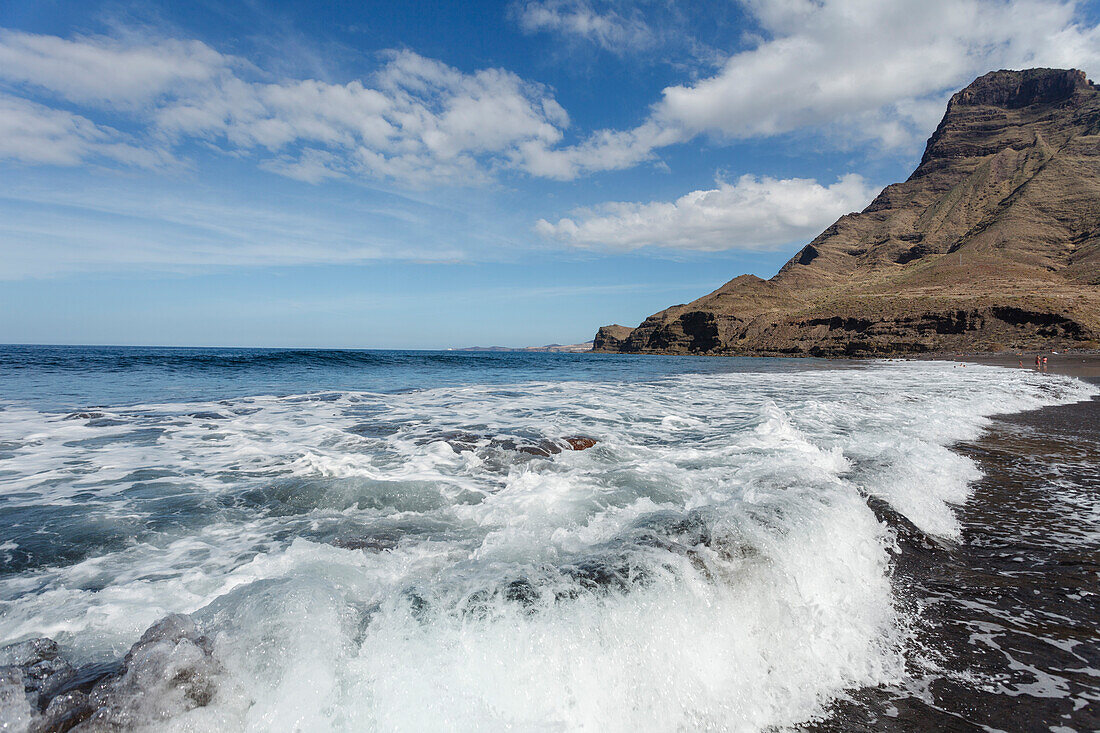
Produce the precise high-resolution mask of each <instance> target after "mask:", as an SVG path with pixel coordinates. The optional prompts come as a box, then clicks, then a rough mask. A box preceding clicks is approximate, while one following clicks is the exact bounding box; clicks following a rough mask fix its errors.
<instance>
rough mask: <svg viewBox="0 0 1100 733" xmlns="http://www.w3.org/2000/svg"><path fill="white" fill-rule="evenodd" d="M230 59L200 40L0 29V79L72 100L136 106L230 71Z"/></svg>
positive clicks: (204, 82)
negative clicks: (73, 35) (127, 39)
mask: <svg viewBox="0 0 1100 733" xmlns="http://www.w3.org/2000/svg"><path fill="white" fill-rule="evenodd" d="M233 63H234V62H233V60H232V59H231V58H229V57H226V56H223V55H222V54H220V53H218V52H217V51H215V50H214V49H212V48H210V47H209V46H207V45H206V44H205V43H201V42H199V41H178V40H172V39H168V40H159V41H145V42H140V43H136V44H135V43H125V42H123V41H119V40H115V39H110V38H76V39H72V40H69V39H64V38H59V37H57V36H47V35H37V34H33V33H21V32H17V31H10V30H5V29H0V78H2V79H4V80H7V81H9V82H16V83H23V84H28V85H31V86H34V87H40V88H42V89H46V90H49V91H51V92H55V93H57V94H60V95H61V96H63V97H65V98H66V99H69V100H72V101H76V102H107V103H109V104H111V105H122V104H126V105H134V104H142V103H144V102H147V101H148V100H149V99H151V98H153V97H157V96H160V95H164V94H180V93H184V92H185V91H186V90H187V89H188V88H189V87H191V86H193V85H200V86H201V85H204V84H207V83H210V82H211V81H212V80H214V79H215V78H216V77H218V76H220V75H223V74H225V73H228V68H229V66H230V65H232V64H233Z"/></svg>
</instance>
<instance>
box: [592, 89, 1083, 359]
mask: <svg viewBox="0 0 1100 733" xmlns="http://www.w3.org/2000/svg"><path fill="white" fill-rule="evenodd" d="M1098 341H1100V89H1098V88H1097V86H1096V85H1094V84H1092V83H1091V82H1089V81H1088V80H1087V79H1086V78H1085V75H1084V73H1083V72H1080V71H1066V70H1058V69H1030V70H1027V71H995V72H991V73H989V74H986V75H985V76H982V77H980V78H979V79H977V80H976V81H975V82H974V83H972V84H971V85H970V86H968V87H967V88H966V89H963V90H962V91H960V92H958V93H957V94H955V95H954V96H953V97H952V98H951V101H950V102H949V103H948V106H947V113H946V114H945V115H944V118H943V120H942V121H941V122H940V125H939V127H937V128H936V131H935V133H933V135H932V137H931V138H930V139H929V141H928V145H927V148H926V149H925V153H924V157H923V158H922V159H921V162H920V165H919V166H918V167H917V169H916V170H915V171H914V172H913V174H912V175H911V176H910V177H909V179H908V180H907V181H905V182H903V183H896V184H894V185H892V186H888V187H887V188H885V189H884V190H883V191H882V193H880V194H879V195H878V197H877V198H875V200H874V201H872V202H871V204H870V205H869V206H868V207H867V208H866V209H864V210H863V211H862V212H861V213H858V214H847V215H845V216H842V217H841V218H840V219H839V220H838V221H837V222H836V223H835V224H833V225H832V226H830V227H829V228H828V229H826V230H825V231H824V232H823V233H822V234H821V235H820V236H818V237H817V238H816V239H814V240H813V241H812V242H811V243H809V244H808V245H807V246H806V247H804V248H803V249H802V250H801V251H799V252H798V254H796V255H795V256H794V257H793V258H792V259H791V260H790V261H789V262H787V264H785V265H784V266H783V268H782V269H781V270H780V271H779V273H778V274H776V275H775V276H774V277H773V278H771V279H770V280H761V279H760V278H757V277H754V276H752V275H742V276H740V277H737V278H734V279H733V280H731V281H729V282H728V283H726V284H725V285H723V286H722V287H720V288H718V289H717V290H715V291H714V292H712V293H710V294H709V295H705V296H703V297H702V298H699V299H698V300H696V301H694V302H692V303H688V304H686V305H677V306H673V307H671V308H668V309H666V310H663V311H661V312H660V313H656V314H654V315H652V316H650V317H649V318H647V319H646V320H645V321H644V322H643V323H642V324H641V325H640V326H638V327H637V328H635V329H626V328H624V327H622V326H604V327H603V328H601V329H600V331H599V333H597V335H596V340H595V344H594V350H595V351H610V352H627V353H674V354H682V353H703V354H755V355H774V356H780V355H791V356H807V355H819V356H868V355H880V354H899V353H919V352H930V351H949V350H970V351H974V350H985V351H997V350H1001V349H1005V348H1015V349H1033V348H1042V347H1053V348H1073V347H1085V348H1096V347H1098V346H1100V343H1098Z"/></svg>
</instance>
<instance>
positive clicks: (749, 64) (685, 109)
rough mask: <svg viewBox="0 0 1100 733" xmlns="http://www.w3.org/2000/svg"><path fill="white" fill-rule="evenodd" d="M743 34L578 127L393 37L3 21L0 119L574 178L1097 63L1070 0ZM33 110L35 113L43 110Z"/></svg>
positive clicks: (479, 172)
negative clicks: (116, 32)
mask: <svg viewBox="0 0 1100 733" xmlns="http://www.w3.org/2000/svg"><path fill="white" fill-rule="evenodd" d="M741 5H742V6H743V9H744V10H745V11H746V13H747V14H748V16H749V17H750V18H752V19H753V21H754V22H755V25H756V27H757V30H758V36H757V37H755V38H750V39H749V40H747V41H746V42H745V48H744V49H743V50H740V51H738V52H736V53H733V54H732V55H730V56H729V57H728V58H727V59H726V60H725V62H724V64H722V65H721V68H720V69H719V70H718V72H717V73H712V74H710V75H709V76H706V77H704V78H702V79H699V80H698V81H695V82H692V83H684V84H679V85H673V86H669V87H666V88H665V89H663V90H662V91H661V93H660V95H659V97H658V98H656V99H655V101H654V103H653V104H652V106H651V107H650V109H649V110H648V111H646V112H645V113H644V118H643V119H641V121H640V122H639V124H638V125H637V126H635V127H633V128H629V129H618V130H616V129H606V130H597V131H594V132H584V131H581V132H580V137H579V139H578V138H574V140H575V142H569V141H567V140H566V132H567V131H568V129H569V125H570V120H569V115H568V114H567V113H566V111H565V110H564V109H563V108H562V106H561V105H560V104H559V103H558V101H557V100H556V98H555V95H554V94H553V92H552V90H550V89H549V88H547V87H545V86H544V85H541V84H539V83H537V82H533V81H530V80H526V79H523V78H521V77H520V76H519V75H517V74H515V73H513V72H511V71H509V70H506V69H499V68H487V69H481V70H477V71H473V72H464V71H461V70H459V69H456V68H454V67H451V66H449V65H447V64H444V63H442V62H440V61H437V60H433V59H429V58H426V57H424V56H421V55H418V54H416V53H414V52H412V51H407V50H405V51H394V52H390V53H388V54H387V55H386V56H385V60H384V63H383V64H382V66H381V67H380V68H379V69H378V70H377V72H375V73H374V74H373V75H371V76H370V77H369V78H365V79H360V80H351V81H348V82H346V83H331V82H325V81H319V80H315V79H289V78H282V79H279V78H272V75H271V74H270V73H268V72H265V71H264V70H262V69H259V68H257V67H256V66H255V65H253V64H251V63H249V62H248V61H247V60H245V59H240V58H236V57H233V56H230V55H227V54H224V53H221V52H219V51H217V50H216V49H214V48H212V47H210V46H209V45H207V44H205V43H202V42H201V41H198V40H180V39H151V38H142V37H140V36H135V35H132V34H131V35H129V36H127V37H125V38H105V37H98V36H80V37H73V38H60V37H57V36H48V35H36V34H31V33H24V32H17V31H3V30H0V129H2V130H8V131H14V133H15V134H16V135H17V136H18V137H13V138H12V140H13V141H15V140H17V141H18V142H17V143H16V142H11V141H9V142H7V143H2V144H0V145H2V147H0V156H3V157H6V158H9V159H15V160H19V161H20V162H22V163H40V164H50V165H77V164H80V163H83V162H89V161H100V162H108V161H110V162H113V163H115V164H125V165H134V166H144V167H155V166H160V165H166V164H171V163H172V162H173V161H174V160H175V159H176V157H177V156H178V149H179V148H180V147H181V146H183V145H185V144H186V143H188V142H200V143H202V144H205V145H213V146H216V147H219V148H221V149H223V150H224V151H225V152H227V153H230V154H234V155H239V154H245V155H250V156H253V157H255V158H256V159H257V161H258V163H259V165H261V166H262V167H264V168H266V169H269V170H272V171H276V172H278V173H280V174H283V175H287V176H291V177H295V178H300V179H303V180H306V181H319V180H322V179H325V178H330V177H345V176H346V177H355V178H368V179H374V180H393V181H397V182H400V183H404V184H409V185H414V186H429V185H449V184H471V183H474V184H476V183H481V182H485V181H488V180H491V179H493V178H494V177H496V176H497V175H499V174H500V173H502V172H513V173H515V172H518V173H522V174H526V175H530V176H535V177H544V178H551V179H559V180H571V179H575V178H577V177H579V176H582V175H586V174H590V173H594V172H599V171H608V170H621V169H625V168H630V167H633V166H636V165H638V164H640V163H643V162H646V161H650V160H653V159H654V158H655V157H656V156H657V155H658V154H659V152H660V150H661V149H663V148H666V147H668V146H670V145H675V144H679V143H684V142H687V141H690V140H692V139H694V138H696V137H698V136H700V135H705V136H708V137H710V138H711V139H712V140H717V141H722V140H739V139H750V138H766V137H772V136H776V135H783V134H788V133H796V132H808V133H811V134H815V135H818V136H819V139H820V140H821V141H822V143H823V144H826V145H830V146H834V147H849V146H854V145H857V144H858V145H863V144H866V143H867V142H871V143H872V144H873V145H875V146H878V147H879V148H881V149H882V150H884V151H903V152H906V153H912V152H913V151H914V149H915V147H916V146H917V145H918V144H919V142H920V141H921V140H922V139H923V138H924V137H925V136H927V134H928V133H929V132H930V131H931V129H932V127H933V126H934V125H935V122H936V119H937V118H938V116H939V115H940V114H941V113H942V108H943V103H944V101H945V99H946V96H947V95H948V94H949V93H950V92H951V91H953V90H954V89H957V88H958V87H960V86H962V85H964V84H966V83H967V82H969V81H970V80H972V79H973V78H974V77H976V76H978V75H980V74H982V73H984V72H986V71H989V70H991V69H997V68H1021V67H1026V66H1035V65H1049V66H1073V67H1078V68H1083V69H1085V70H1086V71H1089V72H1093V73H1095V72H1096V71H1097V70H1100V26H1094V25H1093V26H1090V25H1088V24H1086V23H1084V22H1083V21H1081V20H1080V17H1081V14H1080V12H1079V11H1080V8H1079V5H1078V3H1077V2H1075V0H893V1H892V2H888V3H885V2H879V1H878V0H782V1H781V2H775V1H773V0H767V1H765V0H742V2H741ZM512 12H513V13H515V14H516V16H517V18H518V21H519V23H520V25H521V28H523V29H524V30H526V31H527V32H543V31H546V32H555V33H559V34H565V35H571V36H574V37H581V38H585V39H588V40H590V41H591V42H593V43H595V44H597V45H599V46H601V47H604V48H607V49H609V50H620V51H621V50H622V49H626V48H632V49H638V48H644V47H645V45H646V44H647V43H650V42H651V41H652V38H653V31H652V29H651V28H650V27H649V26H648V25H647V24H646V23H645V22H644V19H643V18H641V16H639V15H638V14H637V13H638V11H636V10H632V11H631V12H629V13H625V14H624V12H619V11H618V10H616V8H615V7H610V8H608V9H602V10H601V11H599V12H597V11H596V10H595V9H594V8H593V5H591V4H590V2H588V0H528V2H525V3H521V4H519V5H516V6H513V10H512ZM39 122H40V123H41V124H39Z"/></svg>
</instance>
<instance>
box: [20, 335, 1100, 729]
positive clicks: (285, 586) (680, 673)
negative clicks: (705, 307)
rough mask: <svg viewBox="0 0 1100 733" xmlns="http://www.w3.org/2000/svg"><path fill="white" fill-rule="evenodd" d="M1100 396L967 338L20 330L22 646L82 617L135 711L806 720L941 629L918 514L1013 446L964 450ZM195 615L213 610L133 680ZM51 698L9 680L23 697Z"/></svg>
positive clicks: (216, 718)
mask: <svg viewBox="0 0 1100 733" xmlns="http://www.w3.org/2000/svg"><path fill="white" fill-rule="evenodd" d="M1094 391H1095V389H1094V388H1093V387H1091V386H1089V385H1086V384H1084V383H1082V382H1078V381H1074V380H1071V379H1068V378H1063V377H1057V376H1051V375H1045V374H1038V373H1035V372H1031V371H1028V370H1007V369H999V368H993V367H981V366H974V365H970V366H965V367H964V366H960V365H956V364H952V363H946V362H900V361H869V362H852V363H835V362H825V361H818V360H784V359H746V358H711V357H705V358H704V357H627V356H611V355H589V354H525V353H471V352H372V351H293V350H256V349H250V350H230V349H146V348H92V347H0V645H3V644H8V643H12V642H18V641H22V640H26V639H31V638H36V637H49V638H51V639H53V640H55V641H56V642H57V643H58V645H59V648H60V652H61V654H62V655H63V657H64V659H65V660H67V662H66V663H67V664H71V665H72V667H73V668H74V669H77V670H93V671H94V670H101V671H102V674H103V675H109V674H113V675H115V678H112V679H114V680H115V681H113V682H110V684H109V685H108V688H105V689H108V692H106V693H104V694H105V695H107V697H106V698H103V699H105V700H106V703H105V705H106V707H107V708H110V709H109V710H107V712H106V713H102V714H103V715H105V716H106V717H105V718H104V719H103V720H105V721H108V722H110V721H114V722H115V723H117V724H121V725H124V726H126V727H133V728H143V727H144V728H147V729H150V730H153V729H155V730H407V731H423V730H440V729H446V730H505V729H508V730H517V729H518V730H539V731H553V730H593V731H616V730H622V731H628V730H639V729H644V730H682V729H700V730H736V731H742V730H743V731H750V730H763V729H767V728H769V727H774V726H780V727H781V726H787V725H793V724H797V723H799V722H800V721H806V720H809V719H813V718H814V717H815V716H820V715H822V714H823V713H824V712H825V711H826V709H827V706H828V705H829V704H830V702H831V701H833V700H835V699H836V698H837V697H838V696H839V695H843V694H845V691H850V690H854V689H858V688H861V687H866V686H873V685H882V684H898V683H899V682H901V681H902V678H903V677H904V676H905V675H906V660H907V657H909V656H911V655H912V654H914V653H917V651H918V650H915V649H914V635H913V633H912V629H913V626H914V624H915V623H919V622H920V619H919V618H915V616H914V615H915V614H917V613H919V609H915V608H914V607H912V606H910V605H908V604H904V603H901V602H899V596H898V593H897V591H896V589H895V588H894V587H893V583H892V571H893V567H894V558H895V556H896V554H897V553H898V552H899V551H900V550H899V543H898V526H900V525H899V524H898V522H897V521H894V522H891V521H885V520H884V517H886V516H893V517H896V518H900V519H901V521H902V523H903V524H904V525H905V526H906V527H909V528H910V531H915V532H918V533H920V534H921V535H922V536H925V537H926V538H928V540H929V541H932V542H941V543H950V542H952V541H954V540H956V539H957V538H958V535H959V523H958V520H957V507H958V506H959V505H960V504H961V503H963V502H964V501H965V500H966V499H967V496H968V492H969V491H970V486H971V484H972V483H973V482H974V481H975V480H976V479H978V478H979V477H980V472H979V471H978V469H977V467H976V464H975V463H973V462H972V461H971V460H969V459H967V458H964V457H963V456H961V455H959V454H957V453H954V452H952V451H951V449H950V447H951V446H952V445H953V444H955V443H957V442H958V441H964V440H973V439H975V438H976V437H978V435H979V434H980V433H981V431H982V429H983V426H985V425H986V424H987V421H988V419H989V417H990V416H992V415H995V414H1000V413H1008V412H1015V411H1022V410H1027V409H1032V408H1036V407H1040V406H1044V405H1052V404H1059V403H1068V402H1074V401H1078V400H1082V399H1086V398H1088V397H1089V396H1090V395H1091V394H1092V393H1093V392H1094ZM570 439H573V440H574V443H570ZM578 439H585V440H584V441H583V442H577V441H578ZM592 441H595V442H594V445H592V446H591V447H588V448H587V449H585V450H572V449H571V448H573V447H574V446H578V447H583V446H585V445H588V444H589V443H590V442H592ZM873 507H874V508H875V509H873ZM170 614H186V615H187V616H186V617H175V618H176V621H173V623H185V624H190V625H192V626H189V627H188V628H189V629H191V631H189V632H188V633H189V634H190V635H189V636H188V635H184V636H182V637H181V636H179V635H177V636H176V637H172V638H171V639H169V640H168V641H167V642H163V641H162V642H159V646H158V647H157V649H158V651H157V653H156V654H151V653H144V652H143V653H141V654H138V653H136V650H137V649H138V647H135V652H133V653H131V655H130V656H129V657H127V661H126V663H125V665H124V666H123V667H122V668H121V671H120V668H119V660H121V659H122V658H123V655H126V653H127V650H130V649H131V646H132V645H134V644H135V642H137V641H138V640H139V639H140V638H142V635H143V633H145V632H146V630H147V629H149V628H150V627H151V626H153V625H154V624H156V623H157V622H158V620H160V619H162V618H164V617H166V616H168V615H170ZM158 628H159V627H158ZM139 646H140V645H139ZM143 648H144V647H143ZM2 661H3V660H0V662H2ZM142 665H145V666H142ZM123 672H125V678H123V677H121V676H120V675H122V673H123ZM92 676H93V675H92V673H87V672H85V673H83V675H82V676H80V679H82V680H85V681H86V682H87V681H88V680H91V677H92ZM196 680H197V681H198V682H196ZM92 681H94V680H92ZM74 684H75V683H74ZM196 685H198V688H196ZM10 686H11V685H9V687H10ZM0 687H3V680H2V679H0ZM101 687H102V685H101ZM85 689H86V688H85ZM195 689H200V692H199V693H196V692H195ZM181 690H183V692H181ZM33 702H34V701H30V700H25V699H24V698H22V697H21V696H19V695H17V694H14V693H13V692H12V690H8V691H7V692H6V693H5V691H4V690H3V689H0V724H2V723H5V722H7V723H8V724H10V725H11V726H12V728H13V729H19V727H25V726H27V725H31V724H33V722H34V721H35V720H36V719H38V717H37V716H40V715H41V711H40V710H38V709H36V708H35V707H34V705H33V704H32V703H33ZM39 702H40V704H41V705H42V706H43V707H44V705H45V703H46V702H47V700H46V699H44V698H43V699H41V700H40V701H39Z"/></svg>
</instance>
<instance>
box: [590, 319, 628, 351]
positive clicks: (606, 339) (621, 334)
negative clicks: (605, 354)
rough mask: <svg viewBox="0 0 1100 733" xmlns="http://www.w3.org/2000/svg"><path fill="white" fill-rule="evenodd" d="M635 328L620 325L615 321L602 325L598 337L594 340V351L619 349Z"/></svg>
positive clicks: (597, 333)
mask: <svg viewBox="0 0 1100 733" xmlns="http://www.w3.org/2000/svg"><path fill="white" fill-rule="evenodd" d="M632 331H634V329H633V328H627V327H626V326H620V325H619V324H617V323H615V324H612V325H610V326H601V327H600V330H599V331H597V332H596V338H594V339H593V340H592V350H593V351H618V348H619V346H620V345H622V343H623V342H624V341H626V339H627V338H628V337H629V336H630V334H631V332H632Z"/></svg>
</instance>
